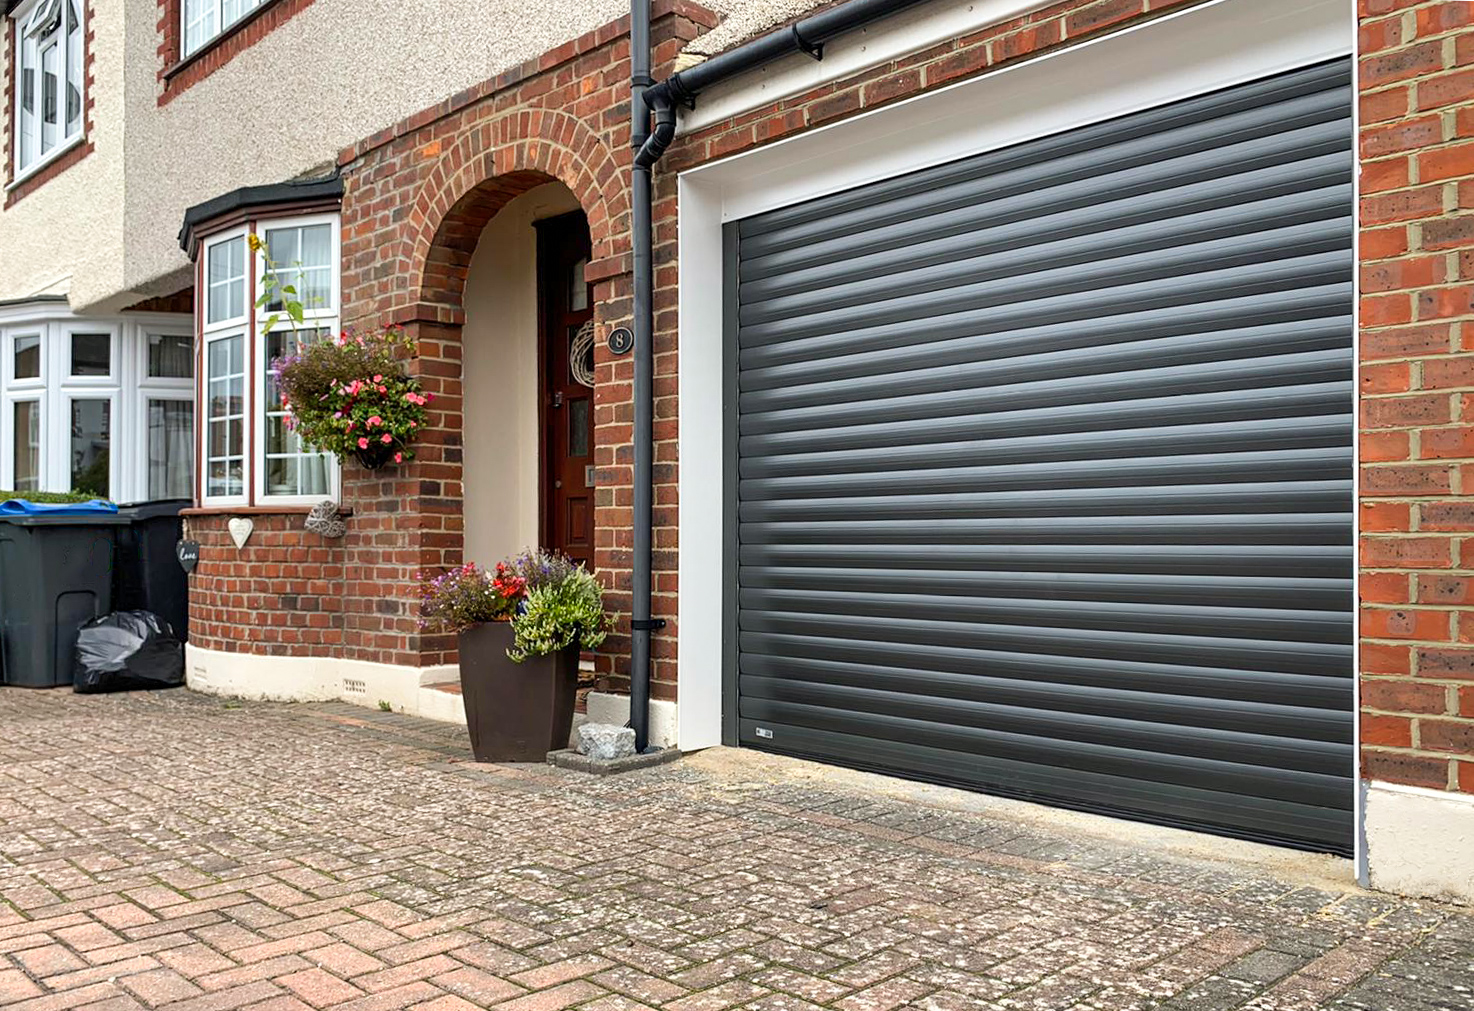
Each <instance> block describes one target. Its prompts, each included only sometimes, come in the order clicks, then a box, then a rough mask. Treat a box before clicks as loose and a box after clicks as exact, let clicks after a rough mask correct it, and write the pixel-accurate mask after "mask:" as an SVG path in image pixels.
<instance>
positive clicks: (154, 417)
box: [148, 400, 194, 499]
mask: <svg viewBox="0 0 1474 1011" xmlns="http://www.w3.org/2000/svg"><path fill="white" fill-rule="evenodd" d="M193 494H194V404H191V403H190V402H189V401H187V400H150V401H149V402H148V497H149V498H151V499H161V498H190V497H191V496H192V495H193Z"/></svg>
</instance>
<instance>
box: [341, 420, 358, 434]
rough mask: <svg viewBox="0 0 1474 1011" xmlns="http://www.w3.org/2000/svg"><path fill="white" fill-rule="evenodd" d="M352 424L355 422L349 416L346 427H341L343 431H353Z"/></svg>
mask: <svg viewBox="0 0 1474 1011" xmlns="http://www.w3.org/2000/svg"><path fill="white" fill-rule="evenodd" d="M354 424H355V422H354V420H353V419H352V418H349V419H348V427H347V428H345V429H343V431H345V432H351V431H353V426H354Z"/></svg>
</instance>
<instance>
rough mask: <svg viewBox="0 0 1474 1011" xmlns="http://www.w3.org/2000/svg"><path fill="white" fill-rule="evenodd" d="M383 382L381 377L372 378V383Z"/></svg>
mask: <svg viewBox="0 0 1474 1011" xmlns="http://www.w3.org/2000/svg"><path fill="white" fill-rule="evenodd" d="M383 381H384V377H383V376H374V382H376V383H382V382H383Z"/></svg>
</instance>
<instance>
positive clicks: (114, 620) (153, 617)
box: [72, 611, 184, 695]
mask: <svg viewBox="0 0 1474 1011" xmlns="http://www.w3.org/2000/svg"><path fill="white" fill-rule="evenodd" d="M183 684H184V646H183V645H182V644H181V643H180V641H179V640H178V638H176V637H175V635H174V630H173V629H172V628H170V627H169V623H168V622H167V621H165V620H164V619H162V618H160V617H159V616H158V615H157V614H153V613H151V612H149V611H117V612H114V613H113V614H108V615H104V616H103V617H101V618H94V619H93V620H92V621H89V622H87V623H86V624H85V625H83V626H82V630H81V631H80V632H78V633H77V653H76V661H75V662H74V663H73V665H72V690H73V691H75V692H77V693H79V694H84V695H87V694H95V693H99V692H130V691H139V690H147V689H153V688H178V687H180V686H181V685H183Z"/></svg>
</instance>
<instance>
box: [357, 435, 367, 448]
mask: <svg viewBox="0 0 1474 1011" xmlns="http://www.w3.org/2000/svg"><path fill="white" fill-rule="evenodd" d="M358 448H359V449H368V440H367V439H363V438H360V439H359V440H358Z"/></svg>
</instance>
